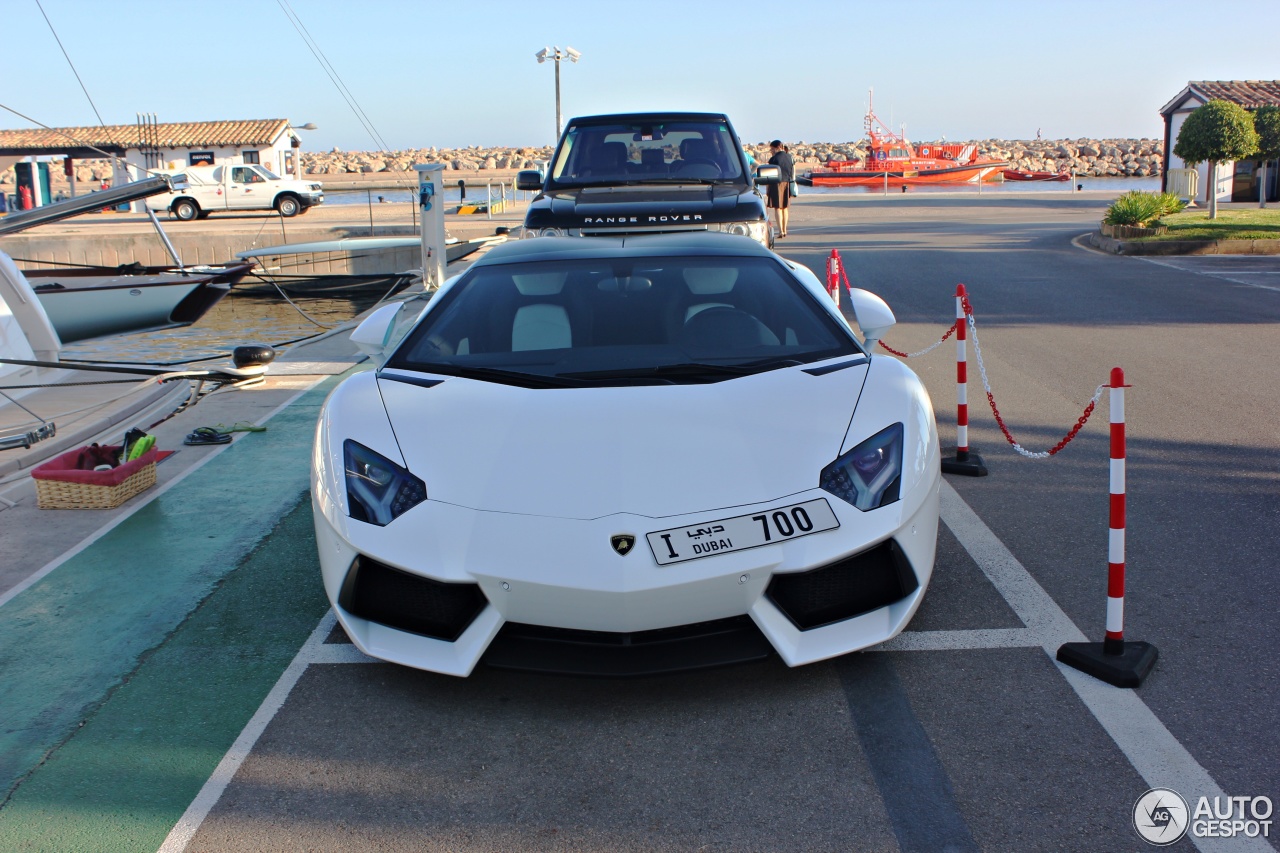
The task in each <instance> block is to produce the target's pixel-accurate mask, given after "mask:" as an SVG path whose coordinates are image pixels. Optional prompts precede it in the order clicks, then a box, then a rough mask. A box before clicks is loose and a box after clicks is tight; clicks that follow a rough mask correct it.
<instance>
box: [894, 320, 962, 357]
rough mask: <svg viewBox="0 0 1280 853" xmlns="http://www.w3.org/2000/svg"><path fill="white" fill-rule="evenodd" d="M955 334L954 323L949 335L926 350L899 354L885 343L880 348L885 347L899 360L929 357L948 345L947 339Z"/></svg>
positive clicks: (948, 331)
mask: <svg viewBox="0 0 1280 853" xmlns="http://www.w3.org/2000/svg"><path fill="white" fill-rule="evenodd" d="M955 333H956V324H955V323H952V324H951V328H949V329H947V333H946V334H945V335H943V336H942V338H941V339H939V340H938V342H937V343H935V344H933V345H932V346H929V347H926V348H925V349H922V350H918V351H916V352H899V351H898V350H896V349H894V348H893V347H891V346H889V345H888V344H886V343H885V342H884V341H880V346H882V347H884V348H885V349H887V350H888V351H889V352H891V353H893V354H894V355H896V356H898V357H899V358H917V357H919V356H922V355H928V354H929V353H931V352H933V351H934V350H936V349H937V348H938V347H940V346H942V345H943V344H944V343H946V340H947V338H949V337H951V336H952V335H954V334H955Z"/></svg>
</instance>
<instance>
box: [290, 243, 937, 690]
mask: <svg viewBox="0 0 1280 853" xmlns="http://www.w3.org/2000/svg"><path fill="white" fill-rule="evenodd" d="M851 297H852V301H853V306H854V309H855V313H856V316H857V321H858V325H859V326H860V327H861V329H862V333H863V335H864V336H865V337H866V338H867V340H864V341H863V342H859V340H858V338H857V337H855V335H854V333H853V332H852V331H851V330H850V328H849V327H848V325H847V324H846V322H845V320H844V318H843V316H842V315H841V313H840V312H839V310H837V308H836V307H835V306H834V305H833V304H832V302H831V300H830V298H829V297H828V296H827V294H826V292H825V291H824V290H823V288H822V285H821V284H820V283H819V281H818V280H817V278H816V277H815V276H814V275H813V274H812V273H811V272H809V271H808V270H807V269H805V268H804V267H803V266H800V265H798V264H795V263H792V262H789V261H787V260H784V259H783V258H781V257H779V256H778V255H775V254H774V253H772V252H770V251H769V250H767V249H765V248H763V247H762V246H760V245H759V244H757V243H754V242H752V241H751V240H748V239H745V238H742V237H734V236H729V235H719V234H697V235H663V236H646V237H627V238H616V239H615V238H596V239H587V240H569V239H555V238H542V239H536V240H522V241H519V242H514V243H507V244H505V245H502V246H498V247H496V248H494V249H493V250H492V251H490V252H489V253H488V254H487V255H485V256H484V257H483V258H482V259H481V260H479V261H477V262H476V263H475V264H474V265H473V266H472V267H471V268H470V269H469V270H468V271H467V272H466V273H465V274H463V275H462V276H460V277H458V278H456V279H453V280H450V281H449V282H448V283H446V285H445V286H444V287H443V288H441V290H440V291H439V292H438V293H437V294H436V295H435V296H434V297H433V298H432V300H431V301H430V302H429V303H428V305H427V307H426V309H425V310H423V312H422V313H421V316H419V317H418V318H417V319H416V320H415V321H414V322H413V324H412V327H411V328H410V329H409V331H408V332H407V333H406V334H405V335H404V337H403V339H402V340H401V341H400V342H399V343H398V344H396V345H395V346H394V347H392V346H388V344H387V341H388V340H389V339H390V338H391V337H392V335H391V330H392V329H393V328H395V327H396V322H395V321H396V316H395V315H396V312H398V311H399V310H400V308H399V306H398V305H396V306H388V307H385V308H383V309H380V310H379V311H377V312H375V313H374V314H373V315H371V316H370V317H369V318H368V319H367V320H366V321H365V322H364V323H363V324H362V325H361V326H360V327H359V328H358V329H357V330H356V332H355V333H354V334H353V339H354V340H356V341H357V343H359V344H360V345H361V346H362V347H363V348H365V349H366V350H367V351H370V352H371V353H374V354H375V355H376V356H377V361H379V362H381V363H380V366H379V367H378V368H377V369H375V370H370V371H367V372H364V373H359V374H356V375H354V376H352V377H350V378H348V379H346V380H345V381H344V382H343V383H342V384H341V385H339V386H338V387H337V388H336V389H335V390H334V391H333V393H332V394H331V395H330V396H329V399H328V401H327V402H326V403H325V406H324V409H323V411H322V413H321V415H320V420H319V424H318V426H317V430H316V440H315V452H314V457H313V471H312V495H313V503H314V512H315V525H316V537H317V541H318V546H319V554H320V565H321V570H322V573H323V577H324V586H325V591H326V592H327V593H328V596H329V600H330V601H331V602H332V603H333V609H334V611H335V612H336V614H337V617H338V620H339V621H340V622H341V624H342V627H343V628H344V629H345V630H346V632H347V634H348V635H349V636H350V638H351V639H352V641H353V642H354V643H355V644H356V645H357V646H358V647H359V648H360V649H361V650H362V651H364V652H365V653H367V654H369V655H372V656H374V657H378V658H382V659H385V660H388V661H394V662H396V663H400V664H405V665H408V666H413V667H418V668H421V669H426V670H432V671H435V672H441V673H449V674H453V675H467V674H469V673H470V672H471V671H472V669H473V668H474V667H475V665H476V664H477V663H478V662H479V661H481V660H482V659H483V660H484V661H485V662H486V663H489V664H492V665H495V666H506V667H517V668H526V669H539V670H544V671H551V672H567V673H596V674H613V675H618V674H638V673H652V672H663V671H669V670H676V669H688V668H697V667H703V666H712V665H717V664H721V663H725V662H730V661H739V660H751V659H756V658H760V657H764V656H767V655H769V654H770V653H773V652H776V653H777V654H778V655H780V656H781V658H782V659H783V660H784V661H785V662H786V663H787V664H789V665H792V666H795V665H798V664H804V663H809V662H812V661H817V660H822V659H824V658H830V657H832V656H835V655H841V654H844V653H846V652H851V651H854V650H855V649H861V648H864V647H866V646H870V645H874V644H876V643H880V642H883V641H885V640H887V639H889V638H891V637H893V636H894V635H895V634H897V633H898V632H899V631H901V630H902V629H903V627H905V625H906V624H907V622H908V620H910V619H911V617H912V615H913V614H914V613H915V611H916V608H917V607H918V606H919V604H920V600H921V597H922V596H923V595H924V591H925V587H926V586H927V585H928V583H929V577H930V574H931V572H932V570H933V561H934V550H935V545H936V541H937V526H938V490H939V483H940V477H941V475H940V471H939V455H938V435H937V429H936V427H935V425H934V419H933V407H932V405H931V404H930V401H929V398H928V395H927V394H926V393H925V390H924V388H923V386H922V385H921V384H920V381H919V379H918V378H917V377H916V375H915V374H914V373H912V372H911V371H910V370H909V369H908V368H907V367H906V366H905V365H903V364H902V363H901V362H899V361H897V360H896V359H893V358H890V357H887V356H879V355H877V356H872V355H871V349H872V346H871V344H873V343H874V339H875V338H877V337H878V336H879V335H881V334H882V333H883V332H884V330H885V329H887V328H888V327H889V326H891V325H892V324H893V322H894V320H893V314H892V312H890V311H889V309H888V307H887V306H886V305H885V304H884V303H883V302H882V301H880V300H879V298H878V297H875V296H873V295H872V294H870V293H866V292H865V291H853V293H852V294H851Z"/></svg>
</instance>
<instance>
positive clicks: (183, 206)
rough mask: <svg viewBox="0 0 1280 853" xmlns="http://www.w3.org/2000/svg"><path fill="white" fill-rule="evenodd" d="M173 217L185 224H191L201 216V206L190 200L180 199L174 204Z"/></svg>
mask: <svg viewBox="0 0 1280 853" xmlns="http://www.w3.org/2000/svg"><path fill="white" fill-rule="evenodd" d="M173 215H174V216H176V217H178V219H181V220H182V221H183V222H190V221H191V220H193V219H195V218H196V217H197V216H199V215H200V205H198V204H196V203H195V202H194V201H192V200H191V199H189V198H180V199H178V200H177V201H175V202H174V203H173Z"/></svg>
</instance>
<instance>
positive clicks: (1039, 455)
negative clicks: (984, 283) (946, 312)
mask: <svg viewBox="0 0 1280 853" xmlns="http://www.w3.org/2000/svg"><path fill="white" fill-rule="evenodd" d="M962 304H963V305H964V314H965V319H966V320H967V321H968V323H969V334H970V335H972V336H973V354H974V357H975V358H976V360H977V362H978V373H979V374H981V375H982V388H983V390H984V391H986V393H987V402H988V403H989V404H990V405H991V413H992V414H993V415H995V417H996V423H997V424H999V426H1000V432H1002V433H1004V437H1005V440H1006V441H1008V442H1009V444H1010V445H1012V446H1013V449H1014V450H1015V451H1017V452H1018V454H1019V455H1021V456H1025V457H1026V458H1028V459H1048V458H1049V457H1050V456H1054V455H1056V454H1057V453H1058V451H1060V450H1062V448H1064V447H1066V446H1067V445H1068V444H1070V443H1071V439H1073V438H1075V437H1076V434H1077V433H1079V432H1080V430H1081V429H1083V428H1084V425H1085V424H1086V423H1088V422H1089V416H1090V415H1092V414H1093V410H1094V407H1096V406H1097V405H1098V400H1100V399H1102V391H1103V389H1105V388H1106V387H1107V386H1106V385H1099V386H1098V387H1097V389H1096V390H1095V391H1094V392H1093V398H1092V399H1091V400H1089V404H1088V405H1087V406H1085V407H1084V413H1083V414H1082V415H1080V417H1079V418H1077V419H1076V423H1075V426H1073V427H1072V428H1071V429H1070V431H1069V432H1067V434H1066V435H1065V436H1063V438H1062V440H1061V441H1059V442H1058V443H1057V444H1055V445H1054V446H1053V447H1051V448H1049V449H1048V450H1042V451H1038V452H1033V451H1030V450H1027V449H1026V448H1025V447H1023V446H1022V445H1021V444H1019V443H1018V442H1017V441H1016V440H1015V439H1014V437H1013V434H1012V433H1010V432H1009V428H1008V427H1007V426H1005V423H1004V418H1003V417H1001V416H1000V410H999V409H998V408H997V407H996V398H995V396H994V395H993V394H992V393H991V382H990V380H989V379H988V378H987V368H986V365H984V364H983V363H982V347H981V346H980V345H979V344H978V325H977V323H976V322H975V321H974V319H973V306H972V305H970V304H969V297H968V296H965V297H963V302H962Z"/></svg>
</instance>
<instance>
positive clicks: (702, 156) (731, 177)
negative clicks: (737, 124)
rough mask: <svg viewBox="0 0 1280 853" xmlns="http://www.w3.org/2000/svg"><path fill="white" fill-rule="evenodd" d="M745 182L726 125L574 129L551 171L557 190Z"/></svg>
mask: <svg viewBox="0 0 1280 853" xmlns="http://www.w3.org/2000/svg"><path fill="white" fill-rule="evenodd" d="M746 180H747V176H745V175H744V174H743V166H742V155H741V153H740V152H739V151H738V147H737V145H736V144H735V143H734V140H733V134H732V133H730V132H729V127H728V125H727V124H725V123H724V122H722V121H670V122H657V123H654V122H649V123H644V122H639V123H623V122H619V123H612V124H581V125H575V126H570V127H569V129H568V130H567V131H566V132H565V136H564V141H563V143H562V144H561V146H560V149H559V151H558V152H557V156H556V160H555V162H554V163H553V164H552V168H551V181H552V184H553V185H555V186H557V187H581V186H592V185H617V184H624V185H625V184H641V183H643V184H648V183H721V182H730V183H739V182H743V181H746Z"/></svg>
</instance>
